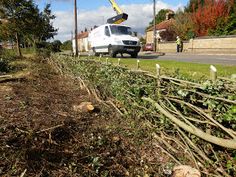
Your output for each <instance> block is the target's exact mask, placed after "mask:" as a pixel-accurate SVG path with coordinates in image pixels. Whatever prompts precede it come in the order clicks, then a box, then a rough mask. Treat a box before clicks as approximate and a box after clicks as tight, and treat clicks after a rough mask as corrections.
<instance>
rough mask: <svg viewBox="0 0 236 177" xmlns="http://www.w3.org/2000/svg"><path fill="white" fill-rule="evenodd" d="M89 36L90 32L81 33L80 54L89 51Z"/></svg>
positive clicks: (78, 38)
mask: <svg viewBox="0 0 236 177" xmlns="http://www.w3.org/2000/svg"><path fill="white" fill-rule="evenodd" d="M88 35H89V32H88V31H81V32H80V33H79V34H78V35H77V40H78V49H79V51H80V52H88V51H89V42H88Z"/></svg>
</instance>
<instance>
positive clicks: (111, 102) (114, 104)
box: [107, 100, 124, 116]
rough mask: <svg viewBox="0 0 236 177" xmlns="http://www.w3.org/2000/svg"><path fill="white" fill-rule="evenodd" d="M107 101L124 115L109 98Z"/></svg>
mask: <svg viewBox="0 0 236 177" xmlns="http://www.w3.org/2000/svg"><path fill="white" fill-rule="evenodd" d="M107 102H108V103H110V104H111V105H112V106H113V107H114V108H115V109H116V110H117V112H118V113H119V114H120V115H122V116H123V115H124V114H123V113H122V112H121V111H120V110H119V108H118V107H117V106H116V105H115V104H114V103H113V102H112V101H111V100H109V101H107Z"/></svg>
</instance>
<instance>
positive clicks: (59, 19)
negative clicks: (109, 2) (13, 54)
mask: <svg viewBox="0 0 236 177" xmlns="http://www.w3.org/2000/svg"><path fill="white" fill-rule="evenodd" d="M156 7H157V12H158V11H159V10H160V9H164V8H170V9H172V10H177V8H179V7H181V5H179V6H177V7H171V6H170V5H169V4H167V3H164V2H162V1H157V6H156ZM121 8H122V9H123V11H124V12H126V13H127V14H128V15H129V18H128V20H127V21H126V22H125V23H124V24H126V25H128V26H131V27H132V28H133V29H134V30H136V31H138V32H139V33H142V34H144V31H145V28H146V27H147V26H148V24H149V22H150V21H151V20H152V16H153V10H152V9H153V6H152V4H151V3H148V4H130V5H121ZM55 15H56V19H55V21H54V26H55V27H56V28H58V29H59V31H58V35H57V36H55V39H59V40H61V41H65V40H69V39H71V32H72V31H74V16H73V12H71V11H56V12H55ZM115 15H116V13H115V12H114V11H113V9H112V8H111V7H105V6H103V7H100V8H98V9H96V10H91V11H83V10H81V11H80V10H79V11H78V31H81V30H84V28H88V29H90V28H91V27H93V26H94V25H101V24H104V23H106V20H107V19H108V18H110V17H112V16H115Z"/></svg>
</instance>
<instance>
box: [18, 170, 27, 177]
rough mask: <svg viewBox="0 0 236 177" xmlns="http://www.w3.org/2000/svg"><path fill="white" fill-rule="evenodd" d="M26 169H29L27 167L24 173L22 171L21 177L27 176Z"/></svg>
mask: <svg viewBox="0 0 236 177" xmlns="http://www.w3.org/2000/svg"><path fill="white" fill-rule="evenodd" d="M26 171H27V169H25V170H24V171H23V172H22V173H21V175H20V177H24V176H25V173H26Z"/></svg>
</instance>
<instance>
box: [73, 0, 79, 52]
mask: <svg viewBox="0 0 236 177" xmlns="http://www.w3.org/2000/svg"><path fill="white" fill-rule="evenodd" d="M74 13H75V56H76V57H77V56H78V39H77V34H78V29H77V28H78V27H77V0H74Z"/></svg>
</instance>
